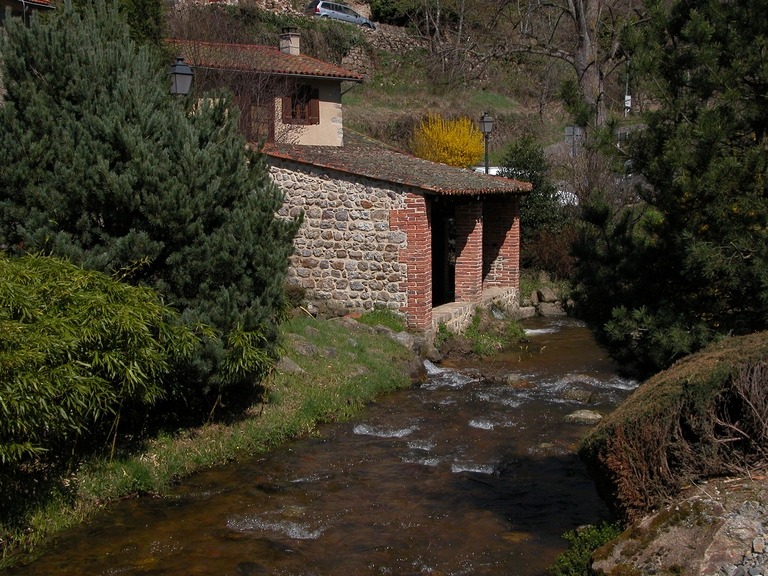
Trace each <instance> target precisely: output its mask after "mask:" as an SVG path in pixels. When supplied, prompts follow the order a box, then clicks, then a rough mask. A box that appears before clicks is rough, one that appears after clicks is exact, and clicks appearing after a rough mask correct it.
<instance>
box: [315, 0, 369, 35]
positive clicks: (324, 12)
mask: <svg viewBox="0 0 768 576" xmlns="http://www.w3.org/2000/svg"><path fill="white" fill-rule="evenodd" d="M304 12H306V13H307V14H309V15H310V16H317V17H319V18H333V19H334V20H341V21H343V22H350V23H352V24H358V25H360V26H367V27H368V28H370V29H371V30H375V29H376V25H375V24H374V23H373V22H371V21H370V20H368V18H366V17H365V16H361V15H360V14H358V13H357V12H355V11H354V10H352V8H350V7H349V6H345V5H344V4H337V3H336V2H326V1H325V0H313V1H312V2H310V3H309V4H308V5H307V7H306V9H305V10H304Z"/></svg>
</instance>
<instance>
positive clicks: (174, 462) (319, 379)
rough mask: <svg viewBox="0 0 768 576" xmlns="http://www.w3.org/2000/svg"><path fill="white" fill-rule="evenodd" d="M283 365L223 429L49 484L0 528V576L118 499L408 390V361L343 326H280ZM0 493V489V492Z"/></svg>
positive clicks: (407, 355) (351, 325)
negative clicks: (257, 399)
mask: <svg viewBox="0 0 768 576" xmlns="http://www.w3.org/2000/svg"><path fill="white" fill-rule="evenodd" d="M283 332H284V336H285V351H286V356H287V357H288V358H290V359H291V360H292V361H293V364H286V365H284V366H283V367H282V368H276V369H275V370H274V371H273V372H272V374H271V375H270V377H269V379H268V381H267V382H266V385H267V392H266V394H265V402H264V403H263V404H258V405H255V406H252V407H251V408H249V409H248V410H246V411H245V413H244V414H242V417H241V418H239V419H237V420H236V421H234V422H232V423H230V424H228V425H220V424H216V425H209V426H204V427H200V428H195V429H185V430H179V431H176V432H175V433H173V434H163V435H160V436H158V437H157V438H154V439H152V440H151V441H149V442H147V443H146V444H145V445H144V446H143V447H142V449H141V451H140V452H137V453H134V454H132V455H130V456H128V457H125V458H121V459H117V460H114V461H112V462H109V461H107V460H105V459H98V460H92V461H89V462H85V463H84V464H83V465H82V466H81V467H80V468H79V469H78V470H77V471H75V473H74V474H72V475H71V476H69V477H66V478H56V479H52V482H51V485H50V487H49V488H48V489H47V490H45V491H44V496H42V497H41V491H39V490H38V491H30V492H31V493H32V492H34V493H35V497H34V498H32V497H31V498H30V501H29V502H22V503H19V510H20V511H21V512H20V513H19V514H18V515H17V516H16V517H15V518H13V519H12V520H11V521H8V522H5V523H3V524H2V525H0V546H2V559H1V560H0V569H3V568H8V567H9V566H12V565H14V564H17V563H20V562H25V561H28V560H30V559H33V558H34V557H35V556H36V555H38V554H40V553H41V552H42V551H43V550H44V548H45V545H46V544H47V543H49V542H51V541H52V540H53V539H55V537H56V535H57V534H58V533H60V532H61V531H63V530H66V529H67V528H71V527H73V526H75V525H77V524H79V523H80V522H82V521H84V520H86V519H87V518H89V517H90V516H92V515H93V514H95V513H97V512H98V511H99V510H100V509H101V508H103V507H105V506H108V505H109V504H110V503H111V502H114V501H116V500H118V499H121V498H126V497H133V496H141V495H147V494H163V492H164V491H166V490H167V489H168V487H169V486H171V485H172V484H174V483H177V482H178V481H179V480H180V479H182V478H184V477H186V476H189V475H190V474H193V473H194V472H196V471H199V470H202V469H204V468H208V467H211V466H216V465H220V464H225V463H227V462H232V461H235V460H238V459H243V458H247V457H248V456H250V455H252V454H257V453H260V452H264V451H266V450H269V449H271V448H274V447H276V446H278V445H280V444H281V443H283V442H285V441H287V440H290V439H292V438H296V437H300V436H304V435H306V434H309V433H311V432H312V431H313V429H314V428H315V427H316V426H317V424H318V423H322V422H328V421H333V420H339V419H345V418H348V417H350V416H351V415H353V414H354V413H356V412H357V411H358V410H360V409H361V408H362V407H364V406H365V405H366V404H367V403H369V402H371V401H372V400H373V399H374V398H375V397H376V395H378V394H382V393H385V392H389V391H392V390H396V389H398V388H402V387H406V386H408V385H409V384H410V380H409V378H408V371H407V364H408V362H409V361H410V360H411V359H412V358H413V353H412V352H410V351H408V350H406V349H405V348H403V347H402V346H400V345H399V344H397V343H396V342H394V341H392V340H390V339H389V338H388V337H386V336H383V335H379V334H377V333H376V332H375V331H374V330H372V329H371V328H369V327H367V326H364V325H361V324H358V323H356V322H353V321H352V322H350V321H345V320H331V321H320V320H315V319H313V318H309V317H303V318H296V319H294V320H292V321H290V322H288V323H286V324H285V325H284V326H283ZM0 489H2V487H0Z"/></svg>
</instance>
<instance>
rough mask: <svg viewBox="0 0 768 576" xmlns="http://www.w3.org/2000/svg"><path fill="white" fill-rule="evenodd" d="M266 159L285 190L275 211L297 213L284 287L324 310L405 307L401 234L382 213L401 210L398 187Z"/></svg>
mask: <svg viewBox="0 0 768 576" xmlns="http://www.w3.org/2000/svg"><path fill="white" fill-rule="evenodd" d="M270 163H271V164H272V166H271V168H270V173H271V176H272V179H273V181H274V182H275V183H276V184H277V185H278V186H279V187H280V188H281V189H282V190H283V192H284V193H285V203H284V205H283V207H282V208H281V210H280V211H279V212H278V215H279V216H281V217H290V216H297V215H298V214H300V213H301V212H302V211H303V212H304V221H303V223H302V225H301V228H300V229H299V232H298V234H297V236H296V239H295V241H294V254H293V256H291V259H290V267H289V270H288V278H287V282H288V284H289V285H292V286H299V287H301V288H303V289H305V290H306V296H307V299H308V300H311V301H312V302H313V303H314V304H315V305H316V306H317V307H318V309H319V311H320V312H321V313H322V314H325V315H330V316H333V315H343V314H348V313H350V312H364V311H366V310H370V309H372V308H373V307H374V305H381V306H385V307H387V308H389V309H391V310H401V309H402V310H405V309H406V307H407V305H408V292H407V288H406V287H407V281H408V270H407V264H405V263H404V262H402V261H401V257H400V254H401V252H403V251H404V250H406V248H407V242H408V239H407V235H406V233H405V232H403V231H401V230H397V229H393V228H392V227H391V226H390V211H391V210H401V209H403V208H405V201H404V198H405V195H406V193H405V191H401V190H397V189H396V188H394V187H387V186H386V184H385V183H382V182H378V181H374V180H370V179H368V178H363V177H359V176H354V175H351V174H344V173H341V172H335V171H326V170H323V169H320V168H313V167H311V166H307V165H304V164H300V163H297V162H292V161H288V160H278V159H276V158H270Z"/></svg>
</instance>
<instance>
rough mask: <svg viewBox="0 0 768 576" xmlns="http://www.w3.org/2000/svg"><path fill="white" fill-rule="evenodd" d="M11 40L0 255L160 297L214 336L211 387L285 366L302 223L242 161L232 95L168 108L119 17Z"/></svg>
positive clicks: (251, 158)
mask: <svg viewBox="0 0 768 576" xmlns="http://www.w3.org/2000/svg"><path fill="white" fill-rule="evenodd" d="M6 32H7V34H6V37H5V38H4V39H3V41H2V53H3V68H4V69H3V76H4V80H5V85H6V88H7V91H8V93H7V96H6V98H5V103H4V104H3V105H2V106H0V247H5V249H6V250H10V251H12V252H13V253H15V254H23V253H43V254H53V255H57V256H61V257H65V258H67V259H69V260H71V261H72V262H74V263H78V264H81V265H82V266H84V267H86V268H89V269H95V270H100V271H104V272H108V273H111V274H116V275H117V276H118V277H120V278H122V279H124V280H126V281H129V282H132V283H134V284H142V285H147V286H150V287H153V288H155V289H157V290H158V291H159V292H160V293H161V294H163V295H164V297H165V298H166V303H168V304H170V305H172V306H175V307H177V308H178V309H179V310H180V311H181V318H182V320H183V321H184V322H185V323H187V324H189V325H195V324H197V323H203V324H206V325H209V326H212V327H214V328H215V329H216V330H218V331H219V333H220V335H221V336H222V338H221V341H217V340H211V341H209V342H208V346H207V350H206V351H205V353H204V354H201V355H200V356H199V358H198V362H197V365H196V366H195V367H194V374H193V376H194V378H193V379H194V380H196V381H205V386H206V388H208V387H209V386H216V387H217V386H220V385H223V384H226V383H229V382H233V381H241V382H242V381H248V380H252V378H253V377H254V374H255V373H256V372H258V371H259V370H263V369H264V368H265V367H266V365H267V363H268V358H269V357H270V356H271V357H274V356H275V355H276V350H275V345H276V339H277V326H276V322H277V318H278V315H279V314H280V312H281V307H282V306H283V300H284V293H283V279H284V275H285V271H286V269H287V262H288V256H289V254H290V252H291V245H292V238H293V235H294V234H295V231H296V229H297V225H298V224H297V222H294V221H284V220H280V219H277V218H276V217H275V213H276V212H277V210H278V209H279V207H280V206H281V204H282V195H281V194H280V192H279V190H278V189H277V188H276V187H275V186H274V185H273V184H272V183H271V181H270V180H269V176H268V172H267V168H266V165H265V162H264V160H263V158H261V157H260V156H259V155H257V154H255V153H252V152H249V151H247V150H246V146H245V142H244V140H243V138H242V137H240V136H238V134H237V132H236V127H237V117H236V110H234V109H231V108H230V105H229V100H228V99H227V98H226V97H225V95H223V94H222V95H216V96H215V97H210V98H201V99H199V100H198V99H195V98H191V97H190V98H188V99H184V98H181V99H174V97H172V96H170V95H169V93H168V81H167V79H166V75H165V72H166V70H164V69H159V68H158V67H157V66H156V64H155V61H154V60H153V58H152V56H151V54H150V53H149V51H148V49H147V48H145V47H138V46H137V45H136V44H134V42H133V41H131V39H130V36H129V29H128V27H127V26H126V24H125V23H123V22H122V21H121V19H120V18H119V16H118V13H117V7H116V5H114V4H113V5H110V6H106V5H104V4H103V3H96V4H94V5H93V6H91V7H88V8H86V9H85V10H84V11H83V12H82V13H78V12H77V11H75V10H74V9H73V7H72V5H71V4H70V3H69V2H66V3H64V4H62V5H59V6H58V7H57V9H56V11H55V12H54V13H53V14H52V15H51V17H50V19H49V20H48V21H46V22H42V21H41V20H40V19H37V20H35V19H33V22H32V24H31V26H30V27H29V28H26V27H24V26H23V25H22V23H21V22H18V21H14V20H10V21H8V22H7V26H6Z"/></svg>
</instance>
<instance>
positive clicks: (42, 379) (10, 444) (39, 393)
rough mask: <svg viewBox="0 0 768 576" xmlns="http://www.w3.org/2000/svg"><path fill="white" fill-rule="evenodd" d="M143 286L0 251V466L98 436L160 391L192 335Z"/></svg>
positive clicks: (63, 263) (185, 355) (185, 353)
mask: <svg viewBox="0 0 768 576" xmlns="http://www.w3.org/2000/svg"><path fill="white" fill-rule="evenodd" d="M177 316H178V313H177V312H175V311H174V310H173V309H171V308H169V307H167V306H164V305H163V304H162V302H161V299H160V296H159V295H158V294H157V293H156V292H154V291H153V290H151V289H149V288H141V287H135V286H129V285H127V284H123V283H120V282H116V281H114V280H112V279H110V278H109V277H108V276H105V275H104V274H101V273H99V272H93V271H86V270H83V269H81V268H78V267H77V266H74V265H72V264H69V263H68V262H66V261H63V260H59V259H56V258H48V257H41V256H24V257H22V258H9V257H8V256H7V255H6V254H3V253H0V463H2V464H9V463H13V462H16V461H19V460H22V459H23V458H24V457H25V456H29V455H33V454H39V453H40V452H43V451H48V450H53V449H56V448H59V449H63V450H62V451H63V452H64V453H70V452H71V451H72V449H73V448H74V445H75V442H76V441H77V439H78V438H79V437H80V436H82V435H83V434H84V433H88V435H89V437H90V440H91V441H93V440H94V439H96V438H100V439H102V440H103V438H104V435H105V432H106V429H105V428H104V424H105V422H106V423H107V424H109V423H110V422H111V421H112V419H113V418H115V417H116V415H118V414H119V411H120V410H121V409H125V410H126V411H127V410H128V409H129V408H131V407H133V408H136V407H139V408H140V407H147V406H150V405H152V404H154V403H155V401H156V400H158V399H159V398H161V397H163V396H164V395H166V390H165V388H164V384H166V383H167V382H166V381H165V380H164V377H165V376H167V375H168V373H169V372H170V371H171V369H172V368H174V367H175V365H176V363H177V362H179V361H180V360H182V359H185V358H189V357H190V356H191V354H192V351H193V350H194V349H195V348H196V346H197V337H196V336H195V334H194V333H193V332H192V331H191V330H189V329H188V328H186V327H184V326H181V325H179V324H178V323H177V322H176V318H177Z"/></svg>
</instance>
